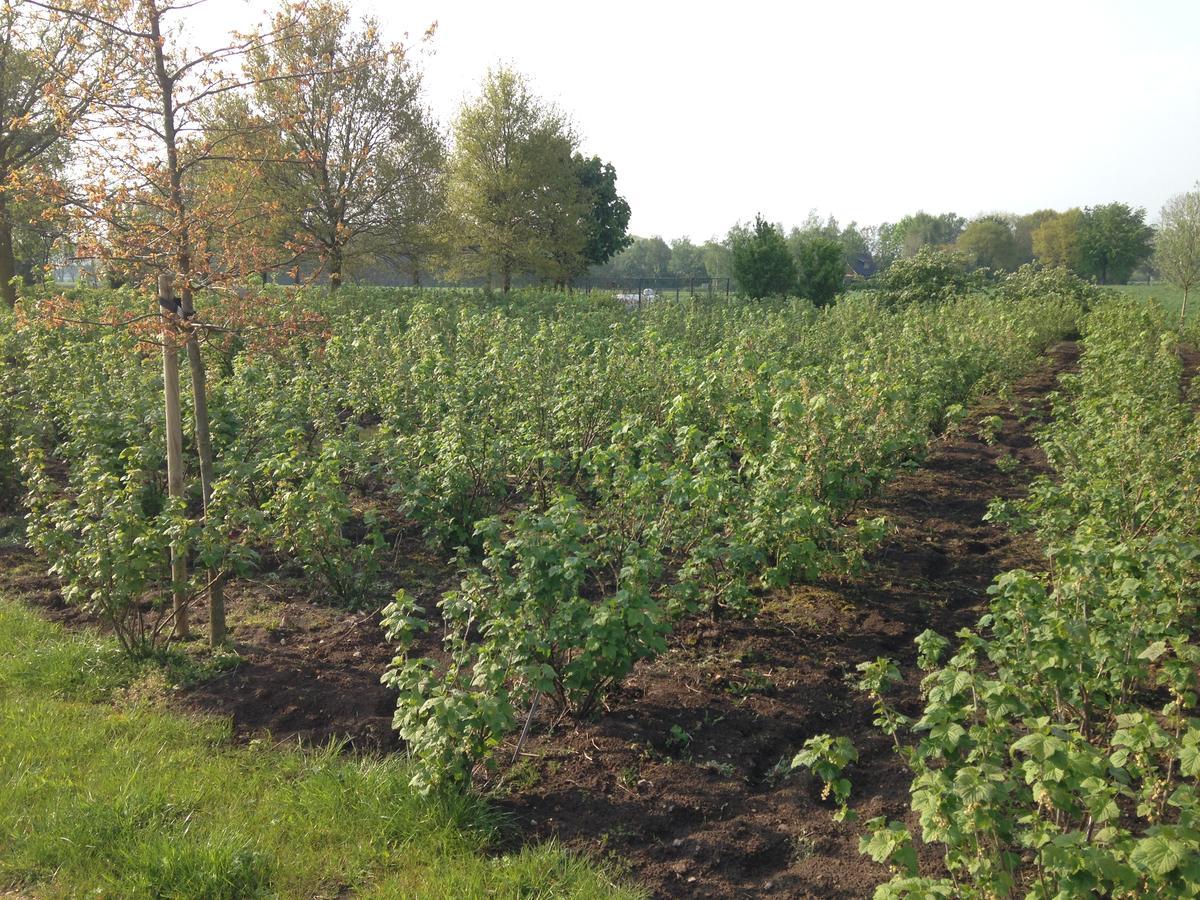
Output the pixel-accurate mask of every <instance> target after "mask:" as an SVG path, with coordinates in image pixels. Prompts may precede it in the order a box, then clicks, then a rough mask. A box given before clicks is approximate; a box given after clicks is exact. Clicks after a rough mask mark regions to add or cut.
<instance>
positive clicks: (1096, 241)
mask: <svg viewBox="0 0 1200 900" xmlns="http://www.w3.org/2000/svg"><path fill="white" fill-rule="evenodd" d="M1153 235H1154V232H1153V231H1152V230H1151V228H1150V227H1149V226H1148V225H1147V224H1146V211H1145V210H1144V209H1134V208H1132V207H1130V206H1127V205H1126V204H1124V203H1108V204H1105V205H1103V206H1094V207H1092V206H1089V207H1088V208H1087V209H1085V210H1084V211H1083V218H1082V219H1081V220H1080V223H1079V265H1080V274H1082V275H1090V276H1091V277H1093V278H1095V279H1096V280H1097V281H1099V282H1100V284H1110V283H1116V284H1122V283H1124V282H1126V281H1128V280H1129V275H1130V273H1132V272H1133V270H1134V269H1135V268H1137V266H1138V264H1139V263H1142V262H1144V261H1145V260H1147V259H1149V258H1150V256H1151V254H1152V253H1153V248H1152V246H1151V243H1150V241H1151V238H1152V237H1153Z"/></svg>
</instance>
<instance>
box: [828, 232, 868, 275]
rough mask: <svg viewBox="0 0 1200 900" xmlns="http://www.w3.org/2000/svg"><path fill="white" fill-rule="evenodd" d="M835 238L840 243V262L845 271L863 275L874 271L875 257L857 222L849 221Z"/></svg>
mask: <svg viewBox="0 0 1200 900" xmlns="http://www.w3.org/2000/svg"><path fill="white" fill-rule="evenodd" d="M837 240H838V243H839V244H841V245H842V262H843V263H844V264H845V269H846V271H849V272H854V273H855V274H856V275H861V276H863V277H868V276H870V275H873V274H874V273H875V259H874V257H873V256H872V254H871V248H870V246H869V245H868V244H867V238H866V235H864V234H863V232H862V230H860V229H859V227H858V223H857V222H851V223H850V224H849V225H847V226H846V227H845V228H843V229H842V233H841V234H839V235H838V238H837Z"/></svg>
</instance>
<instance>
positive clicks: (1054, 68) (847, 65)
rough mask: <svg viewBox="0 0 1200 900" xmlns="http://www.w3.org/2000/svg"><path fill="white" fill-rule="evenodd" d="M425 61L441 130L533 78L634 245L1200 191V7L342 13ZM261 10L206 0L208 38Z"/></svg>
mask: <svg viewBox="0 0 1200 900" xmlns="http://www.w3.org/2000/svg"><path fill="white" fill-rule="evenodd" d="M351 2H352V5H353V7H354V8H355V9H356V10H360V11H361V12H363V13H366V14H373V15H375V16H376V17H378V18H379V20H380V21H381V23H382V25H383V30H384V32H385V34H387V36H388V37H390V38H392V39H396V40H399V39H401V38H402V37H403V35H404V34H405V33H409V34H411V35H413V36H414V38H415V37H419V36H420V34H421V33H422V32H423V31H424V30H425V28H426V27H427V26H428V25H429V24H430V23H431V22H433V21H436V22H437V23H438V28H437V33H436V37H435V38H434V39H433V41H432V43H431V45H430V46H429V47H428V48H427V50H426V51H425V52H423V53H422V55H421V57H420V58H421V65H422V68H423V69H424V72H425V87H426V93H427V99H428V103H429V105H430V106H431V107H432V108H433V110H434V112H435V113H436V114H437V116H438V117H439V118H440V119H441V121H442V122H443V124H444V125H445V126H447V127H448V126H449V123H450V122H451V120H452V119H453V117H454V114H455V112H456V110H457V109H458V107H459V105H460V104H461V102H462V101H463V99H464V98H465V97H467V96H468V95H469V94H471V93H472V91H473V90H474V89H475V87H476V86H477V85H478V84H479V81H480V79H481V78H482V77H483V75H484V73H485V72H486V70H487V69H488V67H489V66H492V65H494V64H495V63H497V62H498V61H504V62H507V63H510V64H512V65H513V66H515V67H516V68H517V69H519V70H520V71H521V72H523V73H524V74H525V75H526V76H527V77H528V78H529V79H530V81H531V82H532V84H533V85H534V87H535V89H536V90H537V91H538V93H540V94H541V95H542V96H543V97H544V98H546V99H547V100H552V101H554V102H556V103H557V104H558V105H559V106H561V107H562V108H563V109H564V110H566V111H567V112H568V113H570V115H571V117H572V118H573V120H574V122H575V124H576V126H577V128H578V130H579V132H580V133H581V135H582V136H583V149H584V150H585V151H586V152H588V153H595V154H598V155H599V156H601V157H602V158H603V159H605V160H608V161H610V162H612V163H613V164H614V165H615V166H616V169H617V179H618V180H617V183H618V188H619V190H620V192H621V193H622V194H623V195H624V196H625V197H626V198H627V199H628V200H629V203H630V205H631V206H632V208H633V220H632V222H631V231H633V232H634V233H636V234H643V235H649V234H660V235H663V236H664V237H667V238H671V237H677V236H680V235H689V236H691V237H692V238H693V239H696V240H703V239H705V238H708V237H709V236H711V235H718V234H724V232H725V231H726V230H727V229H728V228H729V226H730V225H731V224H732V223H733V222H734V221H736V220H739V219H748V218H752V217H753V216H754V214H755V213H756V212H762V213H763V214H764V215H765V216H766V217H767V218H769V219H772V220H776V221H781V222H783V223H785V224H788V225H790V224H794V223H798V222H800V221H802V220H803V219H804V218H805V217H806V215H807V214H808V212H809V210H813V209H815V210H816V211H817V212H818V213H819V214H821V215H822V216H824V215H828V214H833V215H835V216H837V218H838V219H839V221H841V222H842V223H843V224H845V223H846V222H849V221H851V220H857V221H858V222H859V223H861V224H874V223H877V222H880V221H885V220H886V221H895V220H896V219H898V218H899V217H901V216H903V215H904V214H906V213H909V212H915V211H916V210H917V209H925V210H926V211H929V212H945V211H954V212H957V213H959V214H960V215H965V216H972V215H975V214H978V213H981V212H990V211H997V210H1006V211H1013V212H1018V213H1020V212H1029V211H1031V210H1034V209H1040V208H1043V207H1054V208H1058V209H1063V208H1067V207H1070V206H1084V205H1091V204H1097V203H1107V202H1109V201H1112V200H1121V201H1124V202H1127V203H1131V204H1133V205H1137V206H1145V207H1146V208H1147V210H1148V212H1149V214H1150V218H1151V219H1152V220H1153V219H1155V218H1156V217H1157V213H1158V210H1159V208H1160V207H1161V206H1162V203H1163V201H1164V200H1166V199H1167V198H1168V197H1169V196H1171V195H1172V194H1176V193H1179V192H1181V191H1184V190H1188V189H1190V188H1191V187H1192V185H1193V184H1194V183H1195V182H1196V180H1197V179H1200V0H1124V2H1117V0H1086V2H1085V0H1078V2H1076V0H1037V2H1029V0H1008V2H1004V3H1000V2H995V0H990V2H984V0H957V2H949V0H947V2H940V0H938V2H932V0H926V2H915V0H909V2H904V0H858V2H853V3H837V2H830V0H823V2H819V3H813V2H797V0H791V2H786V0H784V2H775V3H767V2H758V0H742V2H735V3H730V2H721V3H708V2H688V3H684V2H655V0H641V2H625V0H605V2H603V3H600V2H592V3H575V2H569V0H558V2H533V0H508V2H503V3H499V2H467V0H442V2H433V0H411V2H403V0H401V2H388V0H351ZM270 8H271V5H270V4H264V3H261V2H255V0H211V2H210V3H208V4H205V5H203V6H201V7H199V8H198V9H197V11H196V12H194V13H192V14H191V15H193V16H194V20H193V25H194V27H195V29H196V36H197V38H198V39H200V40H206V39H209V38H212V39H215V38H217V37H218V36H219V35H220V32H221V31H222V30H223V29H225V28H227V27H231V26H235V25H237V26H244V25H246V24H247V23H249V22H251V21H253V20H256V19H258V18H260V17H261V15H262V14H263V13H264V12H265V11H267V10H269V9H270Z"/></svg>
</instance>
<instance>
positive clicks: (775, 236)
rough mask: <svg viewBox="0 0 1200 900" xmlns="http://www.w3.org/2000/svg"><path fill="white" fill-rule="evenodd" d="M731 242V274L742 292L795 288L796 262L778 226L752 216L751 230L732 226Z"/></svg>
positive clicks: (779, 293)
mask: <svg viewBox="0 0 1200 900" xmlns="http://www.w3.org/2000/svg"><path fill="white" fill-rule="evenodd" d="M731 244H732V248H733V277H734V278H736V279H737V283H738V287H739V288H740V289H741V291H742V293H744V294H746V295H747V296H748V297H751V298H753V299H755V300H759V299H761V298H763V297H768V296H782V295H786V294H788V293H789V292H791V291H792V290H793V289H794V288H795V286H796V262H795V260H794V259H793V258H792V253H791V251H790V250H789V249H788V245H787V241H786V240H785V239H784V237H783V233H782V231H781V229H780V228H778V227H777V226H775V225H772V224H771V223H770V222H768V221H766V220H765V219H764V218H763V217H762V216H755V217H754V228H753V229H752V230H741V231H739V230H738V229H736V228H735V229H734V231H732V232H731ZM838 256H839V258H840V256H841V251H840V248H839V251H838Z"/></svg>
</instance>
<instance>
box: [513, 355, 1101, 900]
mask: <svg viewBox="0 0 1200 900" xmlns="http://www.w3.org/2000/svg"><path fill="white" fill-rule="evenodd" d="M1050 356H1051V363H1050V365H1048V366H1046V367H1044V368H1043V369H1041V370H1039V371H1038V372H1036V373H1035V374H1033V375H1031V376H1029V377H1027V378H1025V379H1023V380H1021V381H1020V382H1019V383H1018V384H1017V385H1016V386H1015V387H1014V390H1013V392H1012V393H1013V396H1012V400H1013V403H1012V406H1010V405H1009V404H1005V403H1000V402H991V403H987V404H984V405H981V406H980V407H978V408H976V409H974V410H972V415H971V417H970V418H969V419H968V421H967V422H966V423H964V426H963V427H962V428H960V429H959V430H958V431H957V432H956V433H955V434H954V435H953V436H949V437H947V438H944V439H943V440H941V441H939V442H938V443H937V444H936V445H935V446H934V447H933V448H932V452H931V453H930V455H929V457H928V458H927V459H926V461H925V463H924V465H923V466H922V467H921V468H920V469H918V470H916V471H914V472H912V473H911V474H908V475H905V476H902V477H900V478H899V479H897V480H896V481H895V482H893V484H892V485H891V486H890V489H889V491H888V493H887V495H886V496H885V497H884V498H882V499H881V500H880V501H878V502H876V503H875V504H873V506H872V508H871V509H869V510H868V511H867V514H868V515H886V516H887V517H888V518H889V520H890V521H892V522H893V523H894V524H895V525H896V527H897V530H896V533H895V535H894V536H893V538H892V539H891V540H890V541H889V542H888V544H887V545H886V546H885V547H884V548H883V549H882V550H881V552H880V553H878V554H877V556H876V558H875V559H874V560H873V561H872V565H871V566H870V568H869V570H868V571H867V573H866V574H865V575H864V577H863V578H862V579H861V580H858V581H854V582H851V583H826V584H819V585H815V586H802V587H797V588H795V589H793V590H791V591H790V592H788V593H787V594H786V595H782V596H779V597H777V598H775V599H774V600H773V602H772V603H771V604H770V605H769V607H768V609H767V610H766V611H765V613H764V614H763V615H761V616H760V617H759V618H757V619H756V620H755V621H753V622H750V623H729V624H722V625H721V626H719V627H714V626H711V625H705V624H696V625H693V626H691V627H689V628H688V629H686V630H685V631H684V632H683V633H682V634H681V635H680V636H679V639H678V641H677V644H678V645H679V646H677V647H675V648H674V649H673V650H672V651H671V652H670V653H669V654H667V655H666V656H665V657H663V658H662V659H660V660H659V661H658V662H657V663H655V664H654V665H653V666H648V667H644V668H641V669H639V670H638V671H637V672H636V673H635V676H634V677H633V678H631V679H630V681H629V683H628V685H627V687H626V688H625V689H624V690H623V691H622V693H621V694H620V695H618V696H616V697H614V698H613V699H612V701H611V702H610V704H609V709H608V710H607V712H606V713H605V714H604V715H603V716H602V717H601V718H600V719H599V720H598V721H597V722H595V723H592V724H588V725H586V726H584V727H580V728H578V729H576V730H573V731H569V732H564V733H559V734H550V735H544V736H541V737H539V738H537V739H536V740H534V741H532V742H531V743H530V744H529V745H528V746H527V750H528V754H527V755H526V756H525V759H524V761H523V762H522V763H521V764H520V766H519V768H518V769H517V771H515V772H514V773H512V775H510V783H511V786H512V788H511V789H512V792H513V793H512V797H511V799H510V800H509V801H508V802H507V804H506V805H507V806H508V808H509V809H510V810H511V812H512V813H513V815H514V817H515V819H516V824H518V825H519V826H520V827H521V828H523V829H526V830H527V832H532V833H533V834H535V835H536V836H538V837H543V838H544V837H550V836H556V837H558V838H560V839H561V840H564V841H566V842H567V843H568V844H569V845H571V846H577V847H582V848H587V849H589V850H591V851H593V852H597V851H599V852H612V853H613V854H614V855H615V856H616V857H617V858H619V859H623V860H626V861H627V862H628V863H629V864H630V865H631V868H632V874H633V876H634V877H635V878H637V879H638V880H640V881H642V882H643V883H645V884H646V885H647V886H648V887H649V888H650V889H651V890H653V891H654V893H655V894H656V895H657V896H663V897H667V896H672V897H673V896H696V897H731V896H738V897H744V896H777V897H806V896H813V897H864V896H869V895H870V894H871V891H872V889H873V887H874V886H875V885H876V884H877V883H878V882H879V881H881V880H883V879H884V878H885V877H886V874H887V873H886V871H885V870H884V869H883V867H880V866H877V865H875V864H873V863H871V862H870V861H869V860H867V859H866V858H865V857H862V856H860V855H859V853H858V850H857V846H858V837H859V834H860V831H859V829H858V828H856V827H855V826H844V825H839V824H837V823H835V822H833V821H832V818H831V814H832V808H831V807H830V805H828V804H826V803H824V802H822V801H821V799H820V794H819V788H818V787H817V786H816V785H815V784H814V783H813V782H812V781H811V779H809V778H808V777H807V776H806V775H804V774H803V773H796V774H789V773H788V772H787V764H788V762H789V761H790V760H791V758H792V756H793V755H794V753H795V752H796V750H798V749H799V747H800V745H801V744H802V743H803V741H804V740H805V739H806V738H808V737H810V736H811V735H813V734H816V733H820V732H825V731H828V732H832V733H835V734H845V735H847V736H849V737H851V739H852V740H853V741H854V743H855V745H856V746H857V747H858V749H859V751H860V754H861V759H860V761H859V763H858V764H857V765H855V766H854V767H852V769H851V770H850V775H851V777H852V779H853V783H854V795H853V801H852V805H853V807H854V808H855V809H856V811H857V812H858V813H859V816H860V818H861V819H863V820H865V819H867V818H870V817H872V816H876V815H885V814H886V815H888V816H890V817H893V818H907V814H908V784H909V781H908V778H907V771H906V770H905V769H904V768H903V766H902V765H901V764H900V763H899V761H898V760H897V758H896V757H895V755H894V754H893V752H892V750H891V746H890V743H889V740H888V739H887V738H885V737H883V736H882V735H879V734H877V733H876V731H875V729H874V728H873V726H872V725H871V718H872V714H871V711H870V709H869V706H868V705H867V703H865V702H863V701H862V700H861V699H860V698H859V697H858V696H857V695H856V694H855V692H853V691H852V690H851V689H850V688H849V687H848V686H847V684H846V680H845V679H846V677H847V675H848V674H851V673H854V668H855V665H856V664H857V663H859V662H861V661H863V660H869V659H873V658H875V657H876V656H880V655H887V656H891V657H893V658H896V659H898V660H899V661H900V662H901V663H902V664H904V665H905V666H906V667H907V673H906V674H908V682H909V684H908V687H909V694H910V700H909V701H908V704H907V707H905V705H903V704H902V709H903V711H904V712H906V713H917V712H918V711H919V710H918V708H917V706H916V704H915V702H914V701H915V698H916V691H915V682H916V681H917V680H918V679H917V677H916V674H915V673H914V672H913V668H914V667H913V665H912V663H913V659H914V653H913V647H912V638H913V637H915V636H916V635H917V634H919V633H920V632H921V631H923V630H924V629H925V628H927V627H933V628H934V629H935V630H937V631H939V632H941V633H942V634H945V635H951V634H953V633H954V631H956V630H957V629H958V628H961V627H964V626H968V625H972V624H974V622H975V621H976V620H977V618H978V616H979V615H980V614H981V611H982V608H983V605H984V601H985V599H986V593H985V591H986V588H987V586H988V585H989V584H990V583H991V581H992V579H993V578H994V577H995V575H996V574H998V573H999V572H1001V571H1002V570H1004V569H1008V568H1012V567H1016V566H1024V567H1032V568H1040V567H1041V566H1042V556H1041V554H1040V552H1039V551H1038V550H1037V548H1036V547H1035V546H1034V545H1033V544H1032V542H1031V541H1028V540H1024V539H1020V538H1014V537H1013V536H1012V535H1010V534H1008V533H1007V532H1006V531H1005V530H1004V529H1002V528H999V527H997V526H994V525H991V524H989V523H987V522H984V521H983V520H982V517H983V515H984V513H985V512H986V510H987V505H988V503H989V502H990V501H991V500H992V499H993V498H996V497H1006V498H1012V497H1016V496H1019V495H1021V494H1022V493H1023V492H1024V490H1025V488H1026V486H1027V484H1028V482H1029V480H1030V479H1031V478H1032V477H1033V476H1034V475H1036V474H1038V473H1041V472H1044V471H1045V460H1044V457H1043V456H1042V454H1041V451H1040V450H1039V449H1038V447H1037V446H1036V444H1035V442H1034V439H1033V436H1032V431H1033V429H1034V428H1035V427H1036V424H1037V421H1041V419H1042V416H1043V415H1044V411H1045V408H1046V404H1045V397H1046V395H1047V393H1048V392H1050V391H1052V390H1054V389H1055V387H1056V382H1057V377H1058V375H1059V374H1060V373H1062V372H1063V371H1066V370H1070V369H1071V368H1073V367H1074V366H1075V364H1076V360H1077V357H1078V349H1077V347H1076V346H1075V345H1074V344H1070V343H1064V344H1060V345H1059V346H1057V347H1055V348H1054V349H1053V351H1052V352H1051V354H1050ZM1012 407H1016V408H1017V409H1018V410H1020V411H1021V412H1020V415H1018V414H1014V412H1013V411H1012ZM1031 412H1032V413H1033V414H1034V417H1036V421H1034V420H1033V419H1032V418H1031V417H1029V416H1028V413H1031ZM992 415H995V416H999V417H1000V419H1001V421H1002V426H1001V428H1000V430H999V432H998V434H997V437H996V439H995V442H994V444H988V443H985V442H984V441H983V440H982V439H980V437H979V424H978V423H979V421H980V419H982V418H984V417H986V416H992ZM1005 456H1007V457H1011V458H1013V459H1015V460H1016V461H1018V462H1019V465H1018V466H1017V467H1016V468H1010V467H1008V466H998V465H997V460H999V459H1000V458H1001V457H1005ZM673 729H674V730H673ZM926 856H927V859H926V860H925V862H926V863H927V864H929V865H933V866H936V865H937V855H936V853H932V852H930V853H927V854H926Z"/></svg>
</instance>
